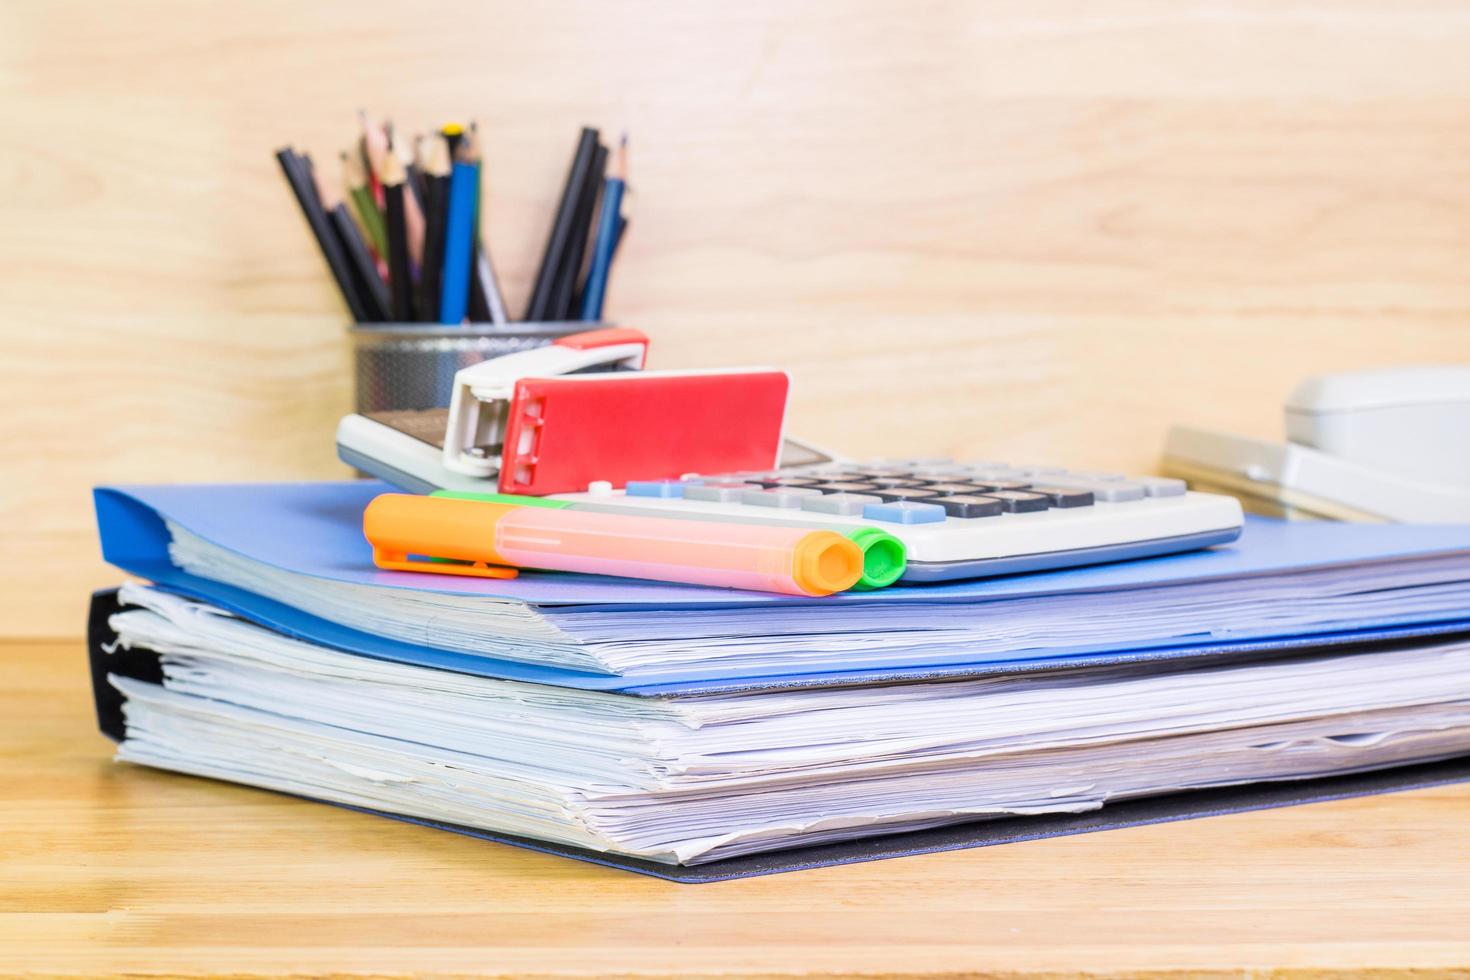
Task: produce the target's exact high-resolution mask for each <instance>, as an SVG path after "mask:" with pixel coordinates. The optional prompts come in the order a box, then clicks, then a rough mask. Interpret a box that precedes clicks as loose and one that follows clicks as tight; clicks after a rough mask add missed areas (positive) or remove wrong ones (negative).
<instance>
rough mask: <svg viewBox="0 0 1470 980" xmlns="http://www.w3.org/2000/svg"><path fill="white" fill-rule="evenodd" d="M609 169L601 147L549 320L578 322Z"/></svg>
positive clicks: (579, 205) (574, 223) (579, 207)
mask: <svg viewBox="0 0 1470 980" xmlns="http://www.w3.org/2000/svg"><path fill="white" fill-rule="evenodd" d="M606 169H607V147H605V146H603V145H602V144H601V143H599V144H597V149H596V150H595V151H594V152H593V154H592V169H591V171H590V172H589V173H588V176H587V180H586V181H585V182H584V183H583V184H582V196H581V199H580V200H579V201H578V202H577V211H576V216H575V218H573V220H572V230H571V234H570V235H569V237H568V240H567V254H566V257H565V258H564V259H563V260H562V267H561V271H560V272H559V273H558V274H557V281H556V290H555V291H554V292H553V293H552V300H551V310H550V313H549V315H548V319H552V320H575V319H576V318H577V315H578V309H577V306H576V303H577V284H578V283H579V282H580V281H581V278H582V258H583V256H584V255H585V254H586V252H587V238H588V236H590V235H591V234H592V222H593V216H594V215H595V214H596V213H597V198H598V194H599V193H600V192H601V190H602V180H603V172H604V171H605V170H606Z"/></svg>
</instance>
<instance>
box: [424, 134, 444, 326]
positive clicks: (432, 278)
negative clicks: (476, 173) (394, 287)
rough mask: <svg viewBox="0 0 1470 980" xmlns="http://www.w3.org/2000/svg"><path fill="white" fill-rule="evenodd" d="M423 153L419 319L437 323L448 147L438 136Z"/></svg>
mask: <svg viewBox="0 0 1470 980" xmlns="http://www.w3.org/2000/svg"><path fill="white" fill-rule="evenodd" d="M429 141H430V142H429V147H428V149H427V150H426V151H425V152H424V161H423V164H422V168H421V169H422V171H423V175H424V262H423V265H421V266H420V267H419V307H418V311H419V319H420V320H423V321H425V322H428V323H438V322H439V292H440V290H441V289H443V288H444V286H443V278H444V277H443V273H444V232H445V226H446V224H447V219H448V215H449V170H450V164H449V144H448V143H447V142H446V141H445V140H444V137H442V136H440V135H438V134H437V133H436V134H434V135H433V136H431V137H429Z"/></svg>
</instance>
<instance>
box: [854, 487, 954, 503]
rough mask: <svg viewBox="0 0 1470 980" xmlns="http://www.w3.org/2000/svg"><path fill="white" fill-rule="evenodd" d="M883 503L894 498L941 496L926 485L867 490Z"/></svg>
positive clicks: (925, 498)
mask: <svg viewBox="0 0 1470 980" xmlns="http://www.w3.org/2000/svg"><path fill="white" fill-rule="evenodd" d="M867 492H868V493H871V494H872V495H873V496H875V497H877V498H878V499H880V500H882V501H883V502H884V503H892V502H893V501H895V500H928V499H929V498H930V497H940V496H943V494H941V493H940V492H939V491H938V490H931V489H929V488H928V487H875V488H873V489H872V490H869V491H867Z"/></svg>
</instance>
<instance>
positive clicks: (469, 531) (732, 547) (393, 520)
mask: <svg viewBox="0 0 1470 980" xmlns="http://www.w3.org/2000/svg"><path fill="white" fill-rule="evenodd" d="M556 503H557V502H555V501H546V503H545V504H542V503H540V502H539V500H538V501H537V502H536V503H528V504H511V503H492V502H490V501H484V500H466V499H462V498H456V497H421V496H417V495H414V494H402V493H385V494H383V495H382V496H380V497H377V498H375V499H374V500H373V501H372V502H371V503H369V504H368V506H367V509H366V510H365V511H363V515H362V530H363V534H364V535H366V537H367V539H368V542H369V543H370V544H371V545H372V546H373V562H374V563H375V564H376V565H377V566H378V567H379V568H387V569H393V570H396V571H405V572H435V573H438V574H448V575H473V576H479V577H482V578H514V577H515V575H516V569H517V568H543V569H548V570H552V571H560V572H585V573H587V574H591V575H617V576H621V577H624V578H644V579H654V580H656V581H660V582H685V583H688V584H690V585H716V586H723V587H726V588H731V589H752V590H755V591H758V592H780V593H785V594H787V595H804V596H823V595H831V594H832V593H834V592H842V591H844V590H846V589H850V588H852V586H853V585H854V584H855V583H856V582H857V581H858V579H859V577H860V576H861V575H862V573H863V551H862V549H861V548H860V547H859V546H858V545H857V543H855V542H854V541H852V540H851V539H850V538H848V537H845V536H844V535H842V534H839V533H837V532H836V531H818V530H813V529H810V528H801V527H787V526H781V525H766V524H737V523H727V522H723V521H689V520H678V519H675V518H665V517H644V516H640V515H634V514H607V513H600V512H597V511H583V510H572V509H568V508H566V507H564V506H556V505H555V504H556ZM548 505H550V506H548ZM412 556H420V558H418V559H415V558H413V557H412ZM427 559H439V560H438V561H433V560H427Z"/></svg>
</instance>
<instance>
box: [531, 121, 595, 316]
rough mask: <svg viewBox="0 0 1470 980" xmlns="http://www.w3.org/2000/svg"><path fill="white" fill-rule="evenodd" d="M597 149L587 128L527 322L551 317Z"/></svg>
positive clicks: (592, 131)
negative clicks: (578, 210)
mask: <svg viewBox="0 0 1470 980" xmlns="http://www.w3.org/2000/svg"><path fill="white" fill-rule="evenodd" d="M597 148H598V142H597V130H595V129H592V128H591V127H587V126H584V127H583V128H582V132H581V135H580V136H579V137H578V138H577V150H576V153H574V154H573V155H572V165H571V167H570V168H569V169H568V171H567V179H566V184H565V185H564V186H563V187H562V194H561V202H560V203H559V204H558V205H557V208H556V217H555V219H554V220H553V221H552V224H551V232H550V234H549V235H548V236H547V239H546V250H545V251H544V252H543V253H542V256H541V266H540V268H539V269H538V270H537V272H536V281H535V285H534V286H533V287H532V289H531V302H530V304H529V305H528V306H527V308H526V319H527V320H545V319H546V318H547V316H548V315H549V314H550V311H551V308H552V301H553V299H554V296H555V293H556V288H557V285H558V282H559V277H560V274H561V271H562V268H563V266H564V264H565V262H566V256H567V250H568V248H569V246H570V244H571V236H572V233H573V227H572V226H573V224H574V223H575V221H576V217H577V208H578V206H579V205H580V204H581V202H582V198H583V196H584V193H585V189H586V184H587V181H588V180H589V178H590V177H591V175H592V164H593V158H594V157H595V156H596V153H597Z"/></svg>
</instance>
